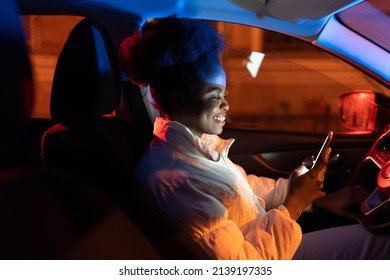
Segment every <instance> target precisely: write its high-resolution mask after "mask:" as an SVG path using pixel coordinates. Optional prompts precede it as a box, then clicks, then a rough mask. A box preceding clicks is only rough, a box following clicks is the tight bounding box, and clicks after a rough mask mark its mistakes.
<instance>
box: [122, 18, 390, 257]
mask: <svg viewBox="0 0 390 280" xmlns="http://www.w3.org/2000/svg"><path fill="white" fill-rule="evenodd" d="M223 47H224V40H223V38H222V37H221V36H220V35H219V34H218V33H217V32H216V31H215V30H214V29H213V28H212V27H211V26H210V25H209V24H207V23H206V22H203V21H197V20H189V19H180V18H177V17H168V18H165V19H160V20H154V21H151V22H148V23H146V24H145V25H144V26H143V27H142V29H141V30H137V31H136V32H135V33H134V34H133V35H132V36H131V37H129V38H127V39H125V40H124V41H123V43H122V45H121V48H120V56H121V59H122V62H123V66H124V69H125V70H126V71H127V72H128V73H129V77H130V79H131V80H132V81H133V82H134V83H136V84H139V85H142V86H146V85H149V87H150V90H151V93H152V95H153V98H154V101H155V104H154V105H155V106H156V107H157V109H159V110H160V111H161V112H162V113H163V116H164V117H159V118H157V119H156V121H155V126H154V134H155V139H154V140H153V141H152V143H151V144H150V146H149V149H148V151H147V153H146V154H145V156H144V157H143V159H142V161H141V162H140V164H139V166H138V169H137V173H138V176H139V178H140V180H141V181H142V182H143V183H144V185H145V186H146V187H147V188H148V189H149V190H150V191H151V193H152V195H153V196H154V198H155V200H156V202H157V203H158V205H159V206H160V207H161V208H162V209H163V210H164V211H165V212H167V213H168V214H169V215H170V216H171V217H172V218H173V219H174V220H175V221H176V222H177V223H179V224H180V225H181V226H182V228H183V229H184V230H185V231H187V232H188V233H189V234H190V235H191V236H192V238H193V239H194V240H196V241H197V242H198V243H199V244H200V245H201V246H202V247H203V248H204V250H205V251H206V252H207V253H208V254H209V255H210V257H212V258H214V259H291V258H293V257H294V255H295V258H303V257H305V258H316V259H319V258H355V256H356V251H359V250H360V249H362V247H361V246H360V245H357V244H358V243H359V242H361V243H364V240H365V238H366V235H370V234H369V233H368V232H366V231H365V229H364V228H363V227H361V226H360V225H357V226H358V227H359V229H356V228H355V227H356V226H350V227H348V230H346V231H347V234H348V233H350V232H353V231H356V230H357V231H358V232H362V231H364V234H363V235H361V236H360V239H359V240H358V241H357V242H356V244H355V243H354V244H350V243H348V246H349V245H351V246H355V247H354V248H352V249H353V250H349V251H348V250H347V252H348V253H347V254H346V255H337V249H335V250H333V249H334V248H337V247H335V246H339V244H338V243H337V242H336V244H334V245H332V246H333V247H332V248H329V250H325V249H326V246H329V244H328V243H327V242H324V243H323V241H322V240H321V239H325V240H328V239H329V240H333V239H334V236H333V237H332V236H330V235H327V234H326V230H324V231H321V232H316V233H315V235H314V237H313V234H314V233H313V234H312V235H310V236H309V237H310V238H308V240H309V241H308V243H307V244H306V242H305V238H303V239H302V232H301V229H300V226H299V225H298V224H297V222H296V220H297V218H298V217H299V216H300V215H301V213H302V211H303V210H304V209H305V208H306V207H308V206H310V204H311V203H312V202H313V201H316V202H321V201H322V202H324V201H326V199H324V198H323V197H324V195H325V194H324V193H323V192H322V181H323V179H324V174H325V171H326V162H327V161H328V158H329V154H330V148H328V149H327V150H326V151H325V153H324V154H323V156H322V158H321V160H320V162H319V163H318V165H316V166H315V167H314V168H313V169H311V170H309V171H308V170H307V169H305V167H303V166H300V167H298V168H297V169H296V170H295V171H294V172H293V173H292V174H291V176H290V178H289V179H282V178H281V179H278V180H273V179H270V178H265V177H258V176H254V175H247V174H246V173H245V171H244V170H243V169H242V168H241V167H240V166H238V165H236V164H234V163H233V162H232V161H231V160H230V159H229V158H228V150H229V147H230V146H231V145H232V143H233V141H234V140H233V139H228V140H223V139H221V138H219V137H218V135H219V134H221V132H222V130H223V126H224V124H225V118H226V112H227V111H228V109H229V105H228V102H227V100H226V97H227V92H226V76H225V72H224V70H223V68H222V66H221V64H220V62H219V54H220V52H221V51H222V50H223ZM318 205H326V203H318ZM344 236H346V235H344ZM318 237H319V238H321V239H318ZM329 237H331V238H329ZM348 238H349V239H351V238H350V237H349V236H348ZM310 242H317V243H320V244H325V245H324V247H325V248H318V250H316V252H320V253H321V255H315V254H313V255H312V254H311V251H312V250H308V249H307V248H308V247H310V246H312V244H311V243H310ZM342 242H346V240H343V241H342ZM299 246H300V247H299ZM356 246H357V247H356ZM381 246H388V248H389V249H390V247H389V242H387V243H386V244H385V243H381ZM298 247H299V251H298V253H297V249H298ZM309 249H310V248H309ZM388 251H389V250H388ZM359 257H362V258H372V256H371V255H368V254H367V252H364V255H363V256H359ZM380 257H383V256H380Z"/></svg>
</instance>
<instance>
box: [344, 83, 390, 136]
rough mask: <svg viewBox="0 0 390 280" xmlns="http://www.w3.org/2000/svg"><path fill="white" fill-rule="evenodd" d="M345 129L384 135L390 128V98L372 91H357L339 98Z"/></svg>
mask: <svg viewBox="0 0 390 280" xmlns="http://www.w3.org/2000/svg"><path fill="white" fill-rule="evenodd" d="M338 102H339V112H340V119H341V122H342V124H343V125H344V127H346V128H348V129H351V130H355V131H363V132H378V133H382V132H384V131H386V130H387V129H389V128H390V126H389V125H390V97H389V96H387V95H384V94H381V93H378V92H374V91H371V90H355V91H351V92H348V93H345V94H343V95H341V96H340V97H339V100H338Z"/></svg>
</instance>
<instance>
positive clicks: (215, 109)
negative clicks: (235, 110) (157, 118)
mask: <svg viewBox="0 0 390 280" xmlns="http://www.w3.org/2000/svg"><path fill="white" fill-rule="evenodd" d="M226 96H227V94H226V75H225V71H224V70H223V68H222V67H221V66H218V68H217V69H216V70H215V72H214V74H213V75H212V76H210V78H208V79H207V80H206V81H205V82H204V83H202V84H201V86H200V87H199V88H198V90H197V91H196V92H194V93H193V94H186V95H184V96H183V99H182V102H183V106H182V109H183V110H182V111H181V114H180V119H177V121H179V122H180V123H182V124H184V125H185V126H187V127H188V128H189V129H190V130H191V131H192V133H194V134H195V135H197V136H199V137H201V136H202V134H204V133H206V134H215V135H217V134H220V133H222V130H223V126H224V125H225V118H226V111H227V110H228V109H229V105H228V102H227V101H226Z"/></svg>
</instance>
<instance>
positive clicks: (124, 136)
mask: <svg viewBox="0 0 390 280" xmlns="http://www.w3.org/2000/svg"><path fill="white" fill-rule="evenodd" d="M108 38H109V37H108V36H107V34H106V32H105V30H104V28H103V27H102V25H101V24H100V23H99V22H97V21H96V20H92V19H89V18H86V19H83V20H82V21H80V22H79V23H78V24H77V25H76V26H75V28H74V29H73V30H72V32H71V34H70V35H69V37H68V39H67V41H66V42H65V45H64V47H63V49H62V51H61V54H60V57H59V59H58V63H57V66H56V70H55V76H54V81H53V87H52V97H51V114H52V118H53V120H54V121H56V122H58V124H57V125H55V126H53V127H51V128H50V129H48V130H47V131H46V132H45V134H44V136H43V138H42V153H43V159H44V163H45V164H46V166H48V167H56V168H60V169H64V170H66V171H67V172H70V173H71V174H74V175H76V176H77V177H79V178H81V179H82V180H84V181H85V182H87V183H90V184H91V185H94V186H96V188H97V189H98V190H100V191H101V192H102V193H103V194H105V195H106V197H109V198H110V199H111V200H113V201H114V202H115V203H116V204H117V205H119V206H120V207H121V208H122V209H123V211H124V212H125V213H126V214H127V215H128V216H129V217H130V218H131V219H132V220H133V221H135V222H136V224H137V225H138V226H139V227H140V228H141V230H142V231H143V232H144V234H145V235H146V236H147V237H148V238H149V239H150V240H151V242H152V243H153V244H154V245H155V247H156V248H157V250H158V252H159V254H160V255H161V257H162V258H164V259H205V258H208V257H207V255H206V253H205V252H204V251H203V250H202V249H201V248H200V246H199V245H198V244H197V243H196V242H195V241H193V240H192V239H191V238H190V237H189V236H187V234H185V233H184V231H182V230H181V229H180V227H179V226H178V225H176V224H175V223H174V222H173V221H171V220H170V219H169V218H168V217H167V216H166V215H165V214H163V213H162V212H161V210H160V209H158V208H157V206H156V205H155V204H154V202H153V201H152V200H151V198H150V197H149V195H148V194H147V193H146V191H144V188H143V187H142V186H141V184H140V183H139V181H138V180H137V178H136V175H135V173H134V168H135V166H136V164H137V162H138V160H139V159H140V157H141V156H142V154H143V152H144V151H145V149H146V147H147V145H148V142H147V141H145V139H144V138H143V136H142V135H141V133H139V131H138V129H137V128H136V126H134V125H130V124H129V123H128V122H126V121H125V120H124V119H121V118H119V117H116V116H115V114H112V112H114V111H115V110H116V109H117V107H118V104H119V101H120V96H121V81H120V70H119V63H118V61H117V55H116V51H115V50H114V49H113V47H112V45H111V42H110V41H109V40H108Z"/></svg>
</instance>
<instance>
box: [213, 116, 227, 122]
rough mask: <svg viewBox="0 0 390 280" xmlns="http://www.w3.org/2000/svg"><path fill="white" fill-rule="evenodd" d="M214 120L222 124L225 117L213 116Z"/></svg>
mask: <svg viewBox="0 0 390 280" xmlns="http://www.w3.org/2000/svg"><path fill="white" fill-rule="evenodd" d="M214 120H217V121H219V122H224V121H225V116H215V117H214Z"/></svg>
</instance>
